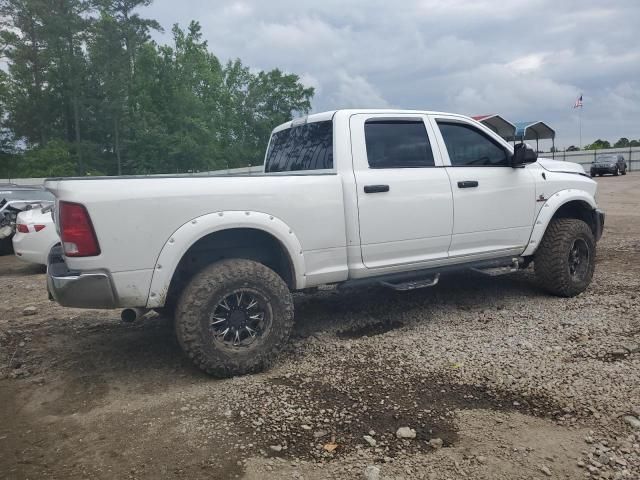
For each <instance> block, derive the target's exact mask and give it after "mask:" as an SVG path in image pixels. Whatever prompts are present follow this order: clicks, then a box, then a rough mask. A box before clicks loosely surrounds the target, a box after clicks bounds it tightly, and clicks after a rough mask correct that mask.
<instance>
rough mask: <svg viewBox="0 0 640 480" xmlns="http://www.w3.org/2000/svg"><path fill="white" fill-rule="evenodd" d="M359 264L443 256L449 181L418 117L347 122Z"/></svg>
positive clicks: (450, 213) (387, 116)
mask: <svg viewBox="0 0 640 480" xmlns="http://www.w3.org/2000/svg"><path fill="white" fill-rule="evenodd" d="M350 129H351V141H352V154H353V169H354V175H355V180H356V188H357V191H358V194H357V199H358V216H359V226H360V244H361V253H362V260H363V263H364V265H365V266H366V267H367V268H371V269H382V268H389V267H394V266H397V265H407V264H423V263H430V262H433V261H435V260H439V259H446V258H447V250H448V248H449V243H450V241H451V230H452V227H453V209H452V194H451V186H450V184H449V178H448V177H447V173H446V171H445V169H444V168H443V165H442V163H441V160H440V158H439V156H438V155H434V152H433V150H432V145H433V144H434V138H433V131H432V130H431V127H430V126H429V125H428V123H427V122H426V117H425V116H423V115H418V114H415V115H406V114H402V115H390V114H357V115H354V116H352V117H351V120H350Z"/></svg>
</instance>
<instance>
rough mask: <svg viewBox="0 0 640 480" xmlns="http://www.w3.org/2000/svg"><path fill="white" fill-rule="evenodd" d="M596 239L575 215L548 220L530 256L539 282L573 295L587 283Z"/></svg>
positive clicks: (549, 289)
mask: <svg viewBox="0 0 640 480" xmlns="http://www.w3.org/2000/svg"><path fill="white" fill-rule="evenodd" d="M595 258H596V242H595V239H594V237H593V232H592V231H591V228H589V225H587V224H586V223H585V222H583V221H582V220H577V219H575V218H556V219H553V220H551V223H550V224H549V226H548V227H547V231H546V232H545V234H544V237H543V238H542V243H541V244H540V247H539V248H538V251H537V252H536V254H535V258H534V269H535V274H536V279H537V281H538V283H539V285H540V286H541V287H542V288H543V289H544V290H546V291H547V292H549V293H551V294H553V295H557V296H559V297H573V296H575V295H578V294H579V293H582V292H583V291H585V290H586V288H587V287H588V286H589V284H590V283H591V279H592V278H593V271H594V268H595Z"/></svg>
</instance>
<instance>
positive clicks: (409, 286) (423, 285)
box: [380, 273, 440, 292]
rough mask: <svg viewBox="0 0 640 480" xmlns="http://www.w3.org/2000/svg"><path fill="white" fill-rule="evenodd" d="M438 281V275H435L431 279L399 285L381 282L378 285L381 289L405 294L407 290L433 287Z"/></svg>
mask: <svg viewBox="0 0 640 480" xmlns="http://www.w3.org/2000/svg"><path fill="white" fill-rule="evenodd" d="M439 281H440V274H439V273H436V274H435V275H433V276H431V277H426V278H419V279H415V280H409V281H406V282H401V283H392V282H382V281H381V282H380V285H382V286H383V287H388V288H392V289H393V290H398V291H403V292H405V291H407V290H416V289H417V288H427V287H433V286H434V285H437V284H438V282H439Z"/></svg>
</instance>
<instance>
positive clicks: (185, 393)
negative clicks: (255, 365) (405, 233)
mask: <svg viewBox="0 0 640 480" xmlns="http://www.w3.org/2000/svg"><path fill="white" fill-rule="evenodd" d="M598 182H599V183H600V193H599V201H600V203H601V205H602V206H603V208H604V209H605V210H606V211H607V215H608V216H607V225H606V229H605V236H604V237H603V239H602V241H601V242H600V244H599V246H598V247H599V250H598V264H597V267H596V276H595V279H594V282H593V284H592V286H591V287H590V288H589V290H588V291H587V292H585V293H584V294H582V295H580V296H578V297H576V298H573V299H558V298H553V297H550V296H547V295H546V294H544V293H543V292H541V291H540V290H539V289H538V288H537V287H536V286H535V284H534V283H533V280H532V277H531V272H529V271H525V272H520V273H517V274H513V275H509V276H503V277H498V278H489V277H484V276H481V275H477V274H465V275H448V276H445V277H443V278H442V280H441V283H440V285H438V286H437V287H435V288H431V289H424V290H419V291H414V292H409V293H400V292H392V291H388V290H381V289H369V290H360V291H350V292H338V291H336V290H334V289H325V290H322V291H320V292H318V293H317V294H315V295H310V296H299V297H297V298H296V319H297V323H296V329H295V332H294V338H293V339H292V341H291V342H290V345H289V347H288V349H287V351H286V352H285V353H284V354H283V355H282V357H281V358H280V360H279V362H278V363H277V365H276V366H275V367H274V368H272V369H271V370H270V371H269V372H266V373H263V374H260V375H253V376H246V377H240V378H234V379H230V380H214V379H211V378H208V377H206V376H205V375H203V374H202V373H200V372H199V371H198V370H196V369H195V368H194V367H192V366H191V365H190V363H189V361H188V360H187V359H185V358H184V356H183V355H182V354H181V352H180V349H179V347H178V345H177V342H176V340H175V338H174V337H173V335H172V325H171V321H170V320H168V319H163V318H161V317H157V316H150V317H149V318H146V319H144V320H143V321H142V322H139V323H136V324H132V325H127V324H122V323H120V321H119V320H118V318H119V312H117V311H91V310H70V309H64V308H61V307H58V306H56V305H54V304H52V303H50V302H48V301H47V298H46V292H45V290H44V286H43V282H44V275H43V274H42V271H41V270H39V269H37V268H34V267H30V266H27V265H23V264H20V263H18V262H17V261H16V260H15V259H14V258H12V257H2V258H0V405H2V408H1V410H0V478H12V479H13V478H44V477H47V478H132V479H137V478H153V479H155V478H207V479H217V478H246V479H281V478H306V479H325V478H339V479H342V478H354V479H362V478H367V479H370V480H372V479H376V478H378V479H402V478H404V479H413V478H428V479H440V478H442V479H459V478H468V479H486V478H492V479H538V478H541V479H543V478H609V479H639V478H640V446H639V444H640V316H639V312H640V308H639V306H638V296H639V295H640V264H639V263H638V261H637V257H636V255H637V254H638V253H640V208H638V206H639V205H640V188H638V187H639V186H640V175H637V174H629V175H627V176H626V177H617V178H601V179H598ZM28 307H32V308H28ZM399 429H400V431H399Z"/></svg>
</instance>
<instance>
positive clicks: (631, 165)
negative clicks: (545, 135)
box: [540, 147, 640, 172]
mask: <svg viewBox="0 0 640 480" xmlns="http://www.w3.org/2000/svg"><path fill="white" fill-rule="evenodd" d="M605 154H615V155H622V156H623V157H624V159H625V160H626V161H627V167H628V169H629V171H630V172H631V171H638V170H640V147H627V148H607V149H603V150H580V151H578V152H555V153H552V152H545V153H541V154H540V156H541V157H545V158H555V159H556V160H565V161H567V162H575V163H579V164H580V165H582V166H583V167H584V168H585V170H586V171H589V164H590V163H591V162H593V161H594V160H595V158H596V157H597V156H598V155H605Z"/></svg>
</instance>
